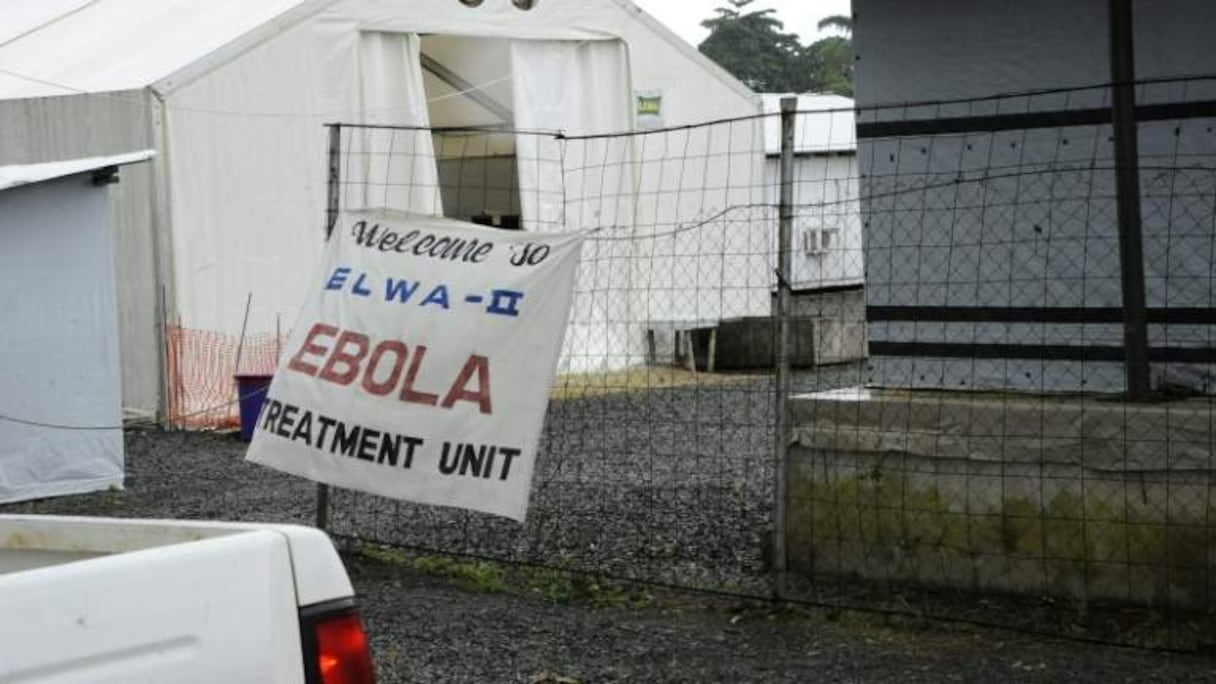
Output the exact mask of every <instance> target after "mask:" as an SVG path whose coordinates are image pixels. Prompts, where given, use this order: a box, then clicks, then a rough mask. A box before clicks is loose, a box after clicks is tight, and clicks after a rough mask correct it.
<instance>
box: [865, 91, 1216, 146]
mask: <svg viewBox="0 0 1216 684" xmlns="http://www.w3.org/2000/svg"><path fill="white" fill-rule="evenodd" d="M859 111H863V112H864V111H865V109H864V108H862V109H860V110H859ZM1210 116H1216V100H1201V101H1196V102H1171V103H1168V104H1155V105H1141V106H1139V107H1136V119H1137V120H1138V121H1141V122H1145V121H1166V120H1170V119H1199V118H1204V117H1210ZM1110 122H1111V111H1110V109H1109V108H1106V107H1098V108H1094V109H1074V110H1071V111H1055V112H1023V113H1020V114H981V115H977V116H957V117H949V118H941V119H914V120H911V121H871V122H868V123H859V124H857V137H858V138H896V137H908V136H916V135H943V134H947V133H992V132H996V131H1020V130H1026V129H1034V128H1062V127H1065V126H1093V125H1099V124H1109V123H1110Z"/></svg>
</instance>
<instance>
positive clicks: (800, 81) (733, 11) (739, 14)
mask: <svg viewBox="0 0 1216 684" xmlns="http://www.w3.org/2000/svg"><path fill="white" fill-rule="evenodd" d="M729 2H730V5H731V6H730V7H719V8H717V9H715V10H714V11H715V12H717V14H718V16H716V17H712V18H710V19H706V20H705V21H703V22H701V25H702V26H704V27H705V28H707V29H709V37H708V38H706V39H705V40H704V41H702V43H701V45H700V46H698V48H699V49H700V50H701V52H703V53H705V54H706V55H707V56H708V57H709V58H710V59H712V60H714V61H715V62H717V63H718V64H719V65H720V66H721V67H722V68H723V69H726V70H727V71H729V72H730V73H732V74H734V75H735V78H738V79H739V80H740V81H743V82H744V83H745V84H747V86H748V87H749V88H751V89H752V90H755V91H758V92H779V91H794V92H800V91H803V90H806V89H807V88H808V87H809V86H810V85H811V82H810V78H809V75H808V74H806V73H805V72H804V71H803V70H802V69H801V68H800V65H799V64H798V62H799V57H800V56H801V54H802V45H801V43H799V42H798V36H797V35H795V34H792V33H785V32H784V31H783V29H784V28H785V25H784V24H782V23H781V21H780V20H778V19H777V18H776V17H775V16H773V15H774V14H775V10H771V9H766V10H759V11H752V12H745V11H743V10H744V9H745V8H746V7H747V6H748V5H750V4H752V0H729Z"/></svg>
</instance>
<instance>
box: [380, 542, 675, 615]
mask: <svg viewBox="0 0 1216 684" xmlns="http://www.w3.org/2000/svg"><path fill="white" fill-rule="evenodd" d="M357 553H358V555H360V556H362V557H364V558H367V559H370V560H373V561H376V562H379V563H387V564H390V565H398V566H403V567H406V568H409V569H410V570H412V571H414V572H417V573H419V574H422V575H427V576H430V577H438V578H441V579H445V580H449V581H451V582H453V583H454V584H456V585H457V586H459V587H460V588H461V589H464V590H466V591H477V592H484V593H491V594H504V593H505V594H516V595H520V596H524V595H528V596H539V597H541V598H543V599H544V600H546V601H549V602H550V603H575V602H579V603H586V604H588V605H590V606H592V607H594V608H626V607H632V608H645V607H648V606H650V605H652V604H653V603H654V595H653V594H651V593H650V592H649V591H646V590H644V589H639V588H638V587H636V586H633V585H631V584H629V583H623V582H611V581H605V580H603V579H600V578H596V577H591V576H589V575H586V574H583V573H578V572H573V571H570V570H564V569H561V568H543V567H527V566H514V565H508V564H505V563H494V562H489V561H481V560H466V559H461V558H453V557H449V556H432V555H420V554H413V553H410V552H409V551H406V550H404V549H394V548H385V547H381V546H375V545H370V544H364V545H362V546H360V547H359V548H358V550H357Z"/></svg>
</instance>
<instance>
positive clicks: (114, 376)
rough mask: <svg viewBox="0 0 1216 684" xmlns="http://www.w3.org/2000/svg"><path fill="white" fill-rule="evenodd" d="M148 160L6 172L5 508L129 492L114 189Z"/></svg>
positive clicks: (0, 494)
mask: <svg viewBox="0 0 1216 684" xmlns="http://www.w3.org/2000/svg"><path fill="white" fill-rule="evenodd" d="M151 155H152V152H151V151H145V152H138V153H131V154H125V155H120V156H114V157H94V158H89V159H74V160H69V161H63V162H57V163H47V164H33V165H22V166H0V310H3V311H4V327H3V329H0V377H2V378H4V382H3V383H2V384H0V502H9V501H23V500H26V499H37V498H43V497H47V496H57V495H62V494H76V493H80V492H89V491H96V490H100V489H106V488H109V487H119V486H121V485H122V481H123V444H122V429H121V425H122V403H121V402H122V389H121V386H120V377H119V375H120V373H119V359H118V357H119V354H118V314H117V305H116V303H115V299H116V295H115V285H114V250H113V246H112V239H111V229H110V225H109V220H108V214H107V210H106V202H107V195H108V191H107V189H108V186H109V182H110V181H111V180H113V173H114V172H115V171H116V169H117V167H118V166H119V165H122V164H130V163H133V162H138V161H143V160H145V159H148V158H149V157H150V156H151Z"/></svg>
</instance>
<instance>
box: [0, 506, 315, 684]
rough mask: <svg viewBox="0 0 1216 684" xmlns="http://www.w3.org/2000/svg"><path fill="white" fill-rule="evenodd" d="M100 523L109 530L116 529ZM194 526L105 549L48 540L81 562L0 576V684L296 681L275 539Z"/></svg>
mask: <svg viewBox="0 0 1216 684" xmlns="http://www.w3.org/2000/svg"><path fill="white" fill-rule="evenodd" d="M109 522H110V523H112V524H111V527H110V528H109V532H108V533H110V534H113V533H115V530H116V529H117V528H118V527H123V526H124V525H125V523H124V524H118V523H115V521H109ZM135 524H136V526H138V523H135ZM164 524H167V523H162V525H164ZM195 528H196V531H195V532H183V533H182V534H183V541H181V542H180V543H173V544H169V545H151V541H152V540H151V539H150V538H149V540H148V541H149V545H148V546H147V547H146V548H143V549H141V550H136V551H130V552H116V553H111V554H110V555H100V554H101V553H103V552H105V551H107V549H98V548H95V547H91V546H89V544H83V545H81V546H82V548H78V549H75V550H74V549H72V548H60V549H58V550H57V552H62V553H72V552H73V551H77V552H78V553H79V558H81V560H75V561H74V562H65V563H61V564H57V565H53V566H49V567H40V568H37V569H32V570H24V571H22V570H16V571H11V572H8V573H7V574H0V682H4V683H6V684H7V683H13V684H17V683H20V684H27V683H34V682H38V683H44V682H45V683H51V682H54V683H56V684H75V683H81V684H83V683H84V682H90V683H110V682H113V683H118V682H123V683H134V682H147V683H148V684H153V683H155V684H164V683H167V682H208V683H210V684H214V683H215V682H225V683H232V682H249V683H251V684H252V683H254V682H273V683H280V682H282V683H286V682H292V683H296V682H302V681H303V677H304V675H303V664H302V660H303V657H302V652H301V645H300V633H299V621H298V614H299V611H298V609H299V606H298V604H297V597H296V590H295V582H294V580H293V572H292V562H291V558H290V548H289V543H288V539H287V537H286V536H285V535H284V534H282V533H281V532H279V531H276V530H274V529H273V528H269V529H257V528H254V527H247V528H243V529H237V528H236V526H234V527H233V529H230V530H228V531H226V532H225V533H219V532H217V533H215V534H214V535H212V536H208V534H207V533H206V531H207V530H212V529H215V528H204V527H202V526H199V525H196V526H195ZM198 529H203V530H204V531H203V532H199V531H197V530H198ZM96 531H97V530H94V532H96ZM105 534H106V532H103V533H101V536H103V537H104V536H105ZM123 534H129V533H127V532H123ZM135 536H138V534H136V535H135ZM198 537H203V538H202V539H198ZM189 538H195V539H197V541H185V539H189ZM90 539H92V540H94V541H95V540H96V539H97V537H96V536H90ZM9 541H10V544H9V546H10V547H11V546H13V545H14V543H13V542H14V541H16V542H22V541H23V540H9ZM4 542H5V537H4V534H3V527H2V526H0V545H3V544H4ZM132 545H133V546H139V544H138V543H133V544H132ZM30 546H31V547H32V548H33V549H34V550H37V544H32V545H30ZM42 552H44V553H45V552H47V551H46V549H43V550H42Z"/></svg>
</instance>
